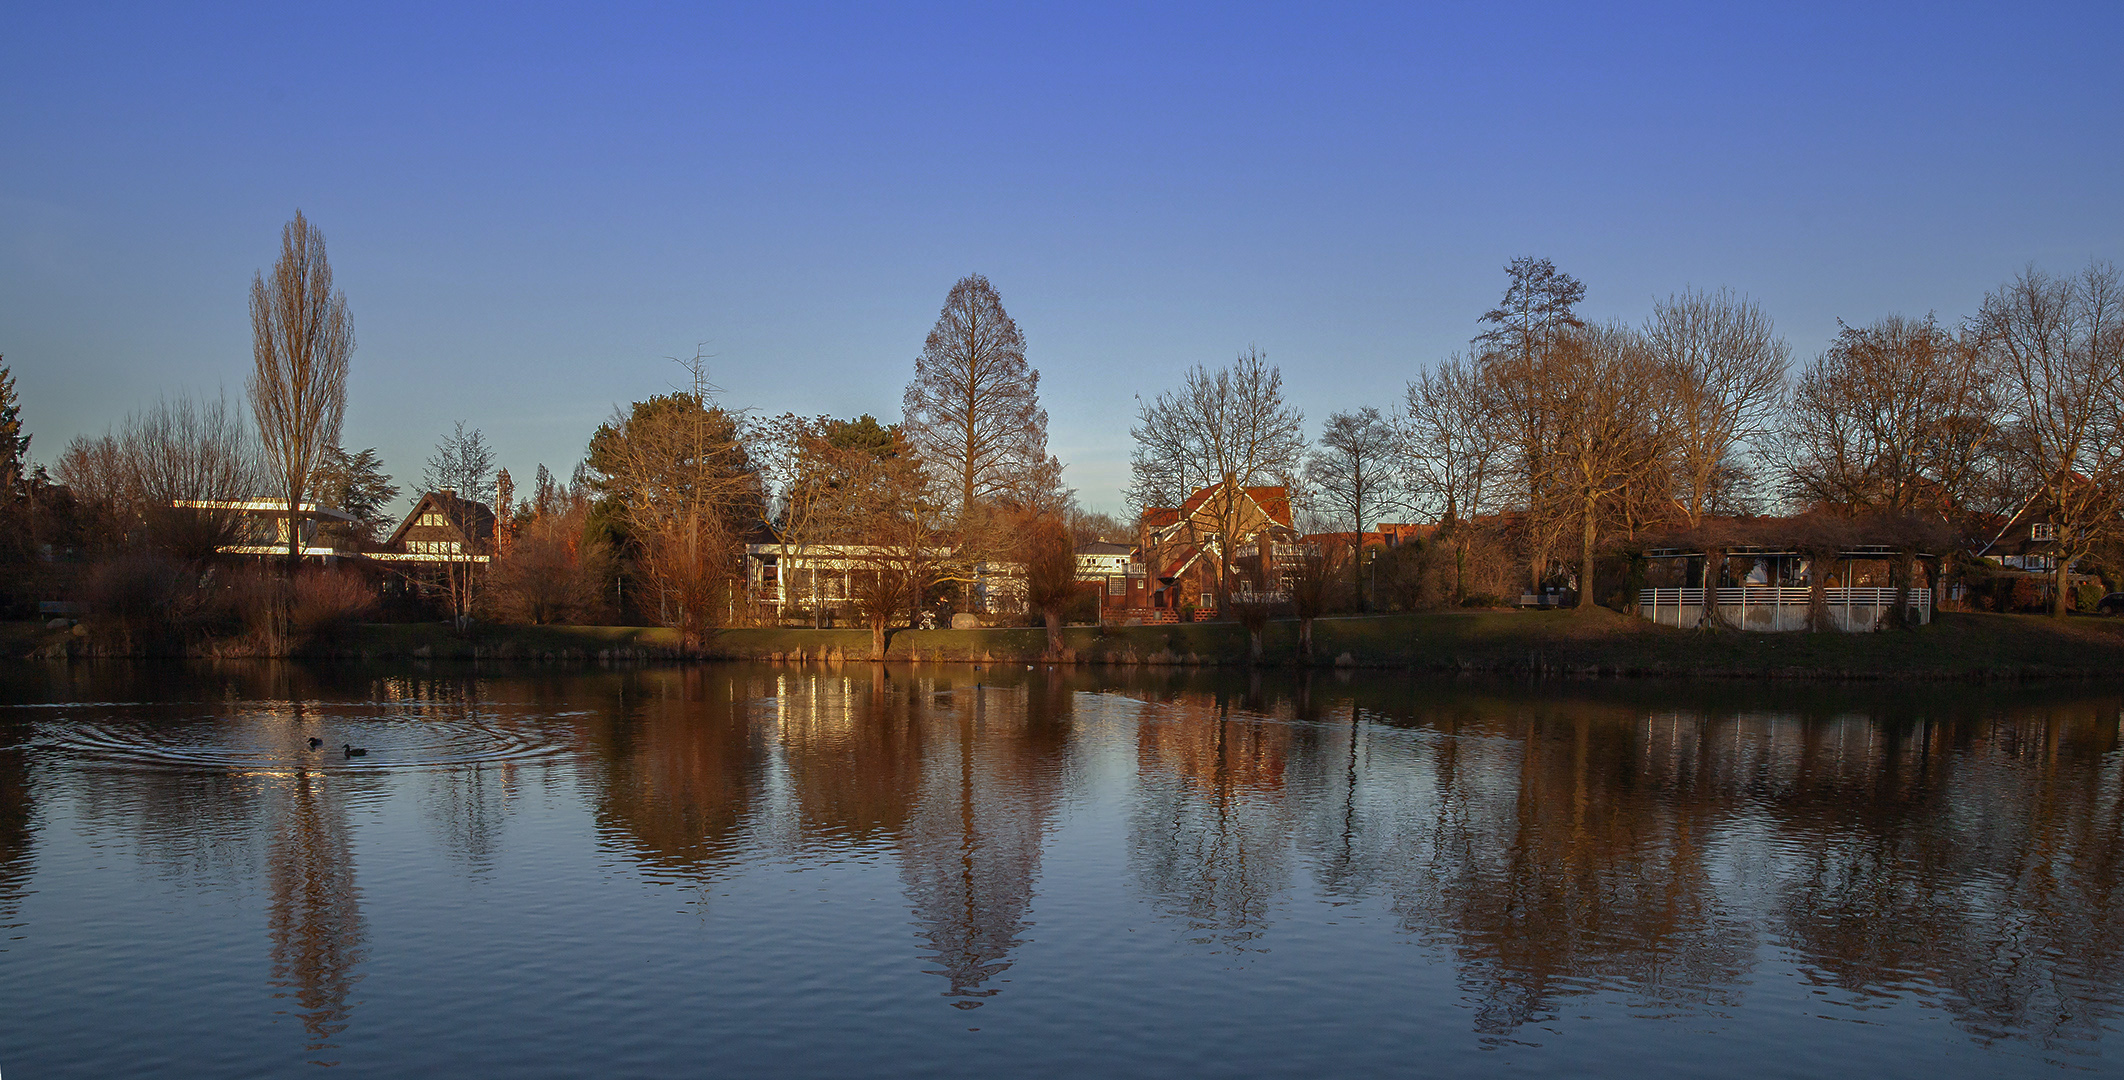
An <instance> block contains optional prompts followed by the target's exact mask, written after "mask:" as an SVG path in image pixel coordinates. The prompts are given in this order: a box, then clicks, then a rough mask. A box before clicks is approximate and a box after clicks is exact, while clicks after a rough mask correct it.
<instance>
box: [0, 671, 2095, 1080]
mask: <svg viewBox="0 0 2124 1080" xmlns="http://www.w3.org/2000/svg"><path fill="white" fill-rule="evenodd" d="M2120 709H2124V701H2120V696H2119V694H2118V693H2117V692H2116V691H2115V689H2114V688H2110V687H2096V686H2084V685H2083V686H2077V687H2066V688H2059V687H2043V688H2028V687H2002V688H1969V687H1920V688H1911V687H1856V688H1854V687H1827V688H1824V687H1812V688H1794V687H1777V686H1736V685H1719V686H1701V685H1666V684H1643V683H1635V684H1600V685H1585V684H1579V685H1565V686H1555V685H1549V686H1496V685H1471V684H1451V683H1431V682H1418V681H1411V680H1407V679H1402V678H1392V677H1383V676H1361V675H1360V676H1356V677H1354V678H1339V677H1335V676H1329V675H1319V676H1314V677H1311V678H1310V679H1308V680H1304V681H1301V680H1300V679H1299V677H1298V676H1296V675H1292V674H1289V673H1275V674H1268V675H1263V676H1261V677H1260V678H1258V679H1253V680H1249V679H1248V678H1247V677H1246V676H1244V675H1231V674H1200V673H1197V674H1188V673H1166V672H1153V673H1141V674H1113V673H1107V674H1086V673H1068V674H1062V673H1049V672H1047V671H1045V670H1042V671H1028V670H1025V669H1023V668H1022V666H1019V667H1016V668H1013V669H1011V670H1007V671H998V670H996V669H994V668H991V669H989V670H987V671H975V670H972V669H957V668H915V669H909V668H890V669H886V670H884V671H883V672H882V673H874V672H873V670H872V669H871V668H869V667H867V666H863V665H855V666H850V667H847V668H826V667H813V668H803V667H794V666H785V667H774V666H764V665H763V666H727V667H708V668H692V669H684V670H679V669H653V670H641V671H625V672H597V673H587V674H494V673H483V672H474V671H471V670H469V669H449V668H444V667H440V666H438V667H436V668H433V669H415V668H410V667H407V668H396V669H331V670H318V669H305V668H299V667H292V666H290V667H281V666H256V667H216V668H208V667H167V668H156V667H147V666H113V667H100V666H79V665H77V666H74V667H71V668H64V667H21V668H0V1073H4V1074H5V1075H6V1076H7V1077H9V1078H10V1080H25V1078H32V1077H58V1076H79V1077H121V1076H157V1077H162V1076H180V1075H198V1076H290V1075H298V1074H302V1073H305V1072H314V1071H316V1069H317V1067H320V1066H335V1067H336V1071H337V1072H340V1073H352V1074H364V1075H378V1076H405V1075H415V1074H420V1073H436V1074H439V1073H444V1072H448V1073H456V1074H461V1075H496V1076H500V1075H506V1076H511V1077H539V1076H556V1077H558V1076H592V1075H595V1076H650V1075H655V1076H681V1075H701V1076H751V1075H778V1076H834V1077H842V1076H932V1075H933V1076H999V1075H1057V1076H1083V1075H1099V1076H1174V1075H1190V1074H1192V1075H1216V1076H1239V1077H1248V1076H1315V1075H1329V1074H1340V1075H1359V1074H1381V1075H1448V1076H1451V1075H1470V1074H1477V1073H1482V1074H1491V1073H1499V1072H1506V1073H1528V1074H1548V1075H1588V1076H1639V1075H1658V1074H1667V1075H1701V1076H1731V1075H1736V1074H1747V1075H1750V1076H1818V1075H1867V1074H1871V1075H1884V1076H1923V1077H1928V1078H1939V1077H1961V1076H1997V1075H2038V1074H2055V1073H2059V1072H2073V1071H2091V1072H2095V1073H2098V1074H2108V1075H2124V1068H2120V1058H2124V1036H2120V1031H2119V1028H2120V1015H2124V990H2120V986H2124V873H2120V865H2119V863H2120V858H2124V851H2120V846H2119V842H2120V840H2124V835H2120V834H2124V749H2120V742H2119V725H2120V722H2124V713H2120ZM312 735H314V736H317V737H319V738H322V739H324V740H325V742H326V743H327V744H329V746H331V747H337V746H338V745H339V744H341V743H354V744H356V745H361V746H366V747H367V748H368V749H369V754H368V756H367V757H365V758H359V759H353V760H349V759H347V758H346V757H344V756H343V755H342V754H340V753H339V752H338V751H337V750H328V751H324V752H312V751H310V750H308V749H307V748H306V744H305V740H306V739H307V738H308V737H310V736H312Z"/></svg>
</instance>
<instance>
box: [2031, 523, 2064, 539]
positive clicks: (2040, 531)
mask: <svg viewBox="0 0 2124 1080" xmlns="http://www.w3.org/2000/svg"><path fill="white" fill-rule="evenodd" d="M2028 538H2029V539H2030V540H2056V539H2057V538H2058V527H2057V526H2056V525H2053V524H2051V523H2050V522H2047V521H2038V522H2036V523H2035V524H2033V525H2030V526H2029V527H2028Z"/></svg>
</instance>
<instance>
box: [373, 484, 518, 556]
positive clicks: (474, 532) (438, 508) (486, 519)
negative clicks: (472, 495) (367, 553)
mask: <svg viewBox="0 0 2124 1080" xmlns="http://www.w3.org/2000/svg"><path fill="white" fill-rule="evenodd" d="M428 510H433V511H435V512H436V513H438V514H441V515H442V516H443V519H444V520H445V521H447V522H449V523H450V526H449V527H451V528H457V529H458V533H459V535H460V536H461V537H462V538H463V539H464V541H465V542H466V543H467V544H474V543H478V542H479V541H481V540H491V539H493V537H494V511H493V510H492V509H490V508H489V507H488V506H487V504H486V503H482V502H473V501H472V500H470V499H464V498H459V497H458V495H457V493H456V492H454V491H431V492H428V493H427V494H426V495H422V496H421V497H420V501H419V502H416V503H414V504H413V509H412V510H409V511H407V512H406V519H405V520H404V521H401V522H399V523H398V528H396V529H393V530H391V538H390V539H389V540H386V541H384V546H385V547H387V548H395V547H397V546H398V545H399V542H400V541H402V540H404V539H405V535H406V530H407V529H410V528H412V527H413V526H414V525H415V524H417V523H418V522H419V521H420V515H421V514H422V513H423V512H425V511H428ZM460 522H462V523H463V524H464V525H468V526H470V527H471V535H469V536H465V535H464V530H463V529H462V528H460V527H459V523H460Z"/></svg>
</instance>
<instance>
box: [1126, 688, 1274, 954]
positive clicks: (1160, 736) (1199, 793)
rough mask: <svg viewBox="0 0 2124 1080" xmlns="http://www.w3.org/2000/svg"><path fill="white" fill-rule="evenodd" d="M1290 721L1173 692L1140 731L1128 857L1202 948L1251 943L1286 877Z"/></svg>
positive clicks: (1264, 926)
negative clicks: (1253, 713)
mask: <svg viewBox="0 0 2124 1080" xmlns="http://www.w3.org/2000/svg"><path fill="white" fill-rule="evenodd" d="M1290 738H1291V726H1290V724H1289V723H1287V722H1283V721H1280V720H1275V719H1269V718H1265V717H1260V716H1251V715H1247V714H1244V713H1241V714H1238V715H1234V714H1233V713H1232V712H1231V711H1230V708H1229V704H1228V703H1227V702H1226V701H1224V700H1223V699H1221V698H1212V697H1211V696H1209V695H1207V694H1200V693H1181V694H1176V695H1174V696H1173V697H1172V698H1170V699H1169V700H1167V701H1164V702H1162V703H1160V704H1158V705H1156V706H1154V707H1152V709H1150V710H1148V711H1147V712H1146V714H1145V715H1144V716H1143V718H1142V720H1141V721H1140V722H1139V726H1138V729H1137V741H1136V757H1137V780H1136V784H1137V789H1138V791H1137V796H1136V798H1137V805H1136V809H1135V813H1134V815H1133V820H1132V821H1131V823H1130V828H1129V861H1130V863H1131V865H1132V866H1133V868H1134V870H1135V873H1136V875H1137V877H1138V879H1139V880H1140V881H1141V882H1142V883H1143V885H1144V887H1145V888H1147V889H1148V890H1149V891H1150V892H1151V894H1152V895H1153V896H1154V897H1155V898H1156V900H1157V902H1158V903H1159V904H1160V905H1161V906H1163V907H1165V908H1167V909H1168V910H1171V911H1173V912H1175V913H1176V914H1178V915H1180V916H1181V917H1183V918H1185V919H1186V920H1187V924H1188V928H1189V930H1190V931H1191V932H1192V933H1194V934H1195V935H1196V937H1195V940H1196V941H1197V942H1198V943H1201V944H1215V945H1220V946H1223V947H1226V948H1235V949H1237V948H1246V947H1247V945H1248V943H1249V942H1251V941H1253V940H1254V939H1256V938H1258V937H1260V936H1261V934H1262V933H1263V932H1264V931H1265V930H1266V929H1267V925H1268V912H1269V907H1270V905H1271V904H1272V903H1273V902H1274V900H1275V897H1276V896H1277V895H1278V894H1280V893H1281V892H1283V890H1284V889H1285V888H1287V887H1288V886H1289V883H1290V846H1291V839H1292V827H1293V822H1292V817H1291V807H1290V805H1289V803H1288V801H1287V800H1286V798H1285V797H1284V796H1285V793H1284V780H1285V776H1284V772H1285V766H1286V762H1287V758H1288V754H1289V748H1290Z"/></svg>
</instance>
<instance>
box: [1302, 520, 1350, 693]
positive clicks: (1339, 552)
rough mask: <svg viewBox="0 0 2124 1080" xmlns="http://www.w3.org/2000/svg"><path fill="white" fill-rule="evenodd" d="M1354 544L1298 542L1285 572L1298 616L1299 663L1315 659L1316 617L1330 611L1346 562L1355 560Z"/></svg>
mask: <svg viewBox="0 0 2124 1080" xmlns="http://www.w3.org/2000/svg"><path fill="white" fill-rule="evenodd" d="M1356 550H1358V549H1357V548H1356V547H1355V546H1354V545H1350V544H1343V543H1339V542H1336V541H1332V540H1327V539H1322V538H1315V539H1313V540H1311V541H1308V542H1306V543H1303V544H1301V545H1299V548H1298V551H1297V553H1296V555H1295V556H1294V558H1293V559H1292V561H1291V564H1290V566H1289V567H1288V570H1287V572H1286V575H1285V576H1286V578H1287V579H1288V581H1289V587H1290V594H1291V613H1292V614H1294V615H1296V616H1297V617H1298V663H1299V665H1300V666H1308V667H1309V666H1311V665H1312V663H1313V620H1315V619H1318V618H1319V617H1320V616H1322V615H1325V614H1327V611H1328V608H1329V607H1331V606H1333V604H1334V602H1335V593H1336V591H1337V590H1338V588H1339V587H1340V585H1341V584H1342V572H1343V564H1345V563H1353V562H1356V561H1357V560H1356V559H1355V558H1353V554H1354V552H1355V551H1356Z"/></svg>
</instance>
